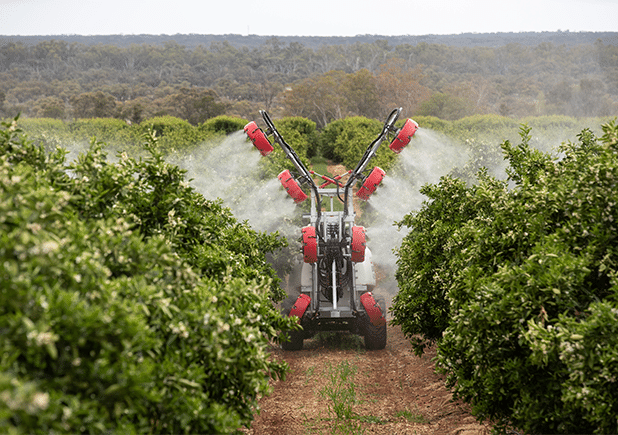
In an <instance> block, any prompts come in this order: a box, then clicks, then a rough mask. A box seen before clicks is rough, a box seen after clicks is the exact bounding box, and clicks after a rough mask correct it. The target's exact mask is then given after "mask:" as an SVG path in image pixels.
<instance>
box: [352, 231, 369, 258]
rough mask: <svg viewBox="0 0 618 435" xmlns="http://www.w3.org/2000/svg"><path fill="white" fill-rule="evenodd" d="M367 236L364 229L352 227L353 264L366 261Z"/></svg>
mask: <svg viewBox="0 0 618 435" xmlns="http://www.w3.org/2000/svg"><path fill="white" fill-rule="evenodd" d="M366 246H367V243H366V235H365V228H364V227H352V262H354V263H362V262H363V261H365V247H366Z"/></svg>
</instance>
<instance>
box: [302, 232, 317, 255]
mask: <svg viewBox="0 0 618 435" xmlns="http://www.w3.org/2000/svg"><path fill="white" fill-rule="evenodd" d="M302 233H303V260H304V262H305V263H315V262H316V261H318V238H317V237H316V235H315V227H312V226H308V227H305V228H303V229H302Z"/></svg>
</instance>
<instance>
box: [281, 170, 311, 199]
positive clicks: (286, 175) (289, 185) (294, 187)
mask: <svg viewBox="0 0 618 435" xmlns="http://www.w3.org/2000/svg"><path fill="white" fill-rule="evenodd" d="M277 178H278V179H279V181H280V182H281V185H282V186H283V187H285V190H286V191H287V192H288V195H290V196H291V197H292V198H293V199H294V202H295V203H297V204H298V203H299V202H303V201H304V200H305V199H307V194H306V193H305V192H303V191H302V189H301V188H300V186H299V185H298V183H297V182H296V180H295V179H294V177H292V174H291V173H290V171H289V170H288V169H286V170H285V171H283V172H281V173H280V174H279V175H278V176H277Z"/></svg>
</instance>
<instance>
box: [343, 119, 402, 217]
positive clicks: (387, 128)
mask: <svg viewBox="0 0 618 435" xmlns="http://www.w3.org/2000/svg"><path fill="white" fill-rule="evenodd" d="M401 110H402V108H401V107H399V108H397V109H394V110H393V111H392V112H391V113H390V114H389V115H388V117H387V118H386V121H385V122H384V126H383V127H382V131H381V132H380V134H379V135H378V137H377V138H376V139H375V140H374V141H373V142H372V143H371V144H370V145H369V146H368V147H367V149H366V150H365V154H363V157H362V158H361V159H360V161H359V162H358V165H356V168H355V169H354V170H353V171H352V173H351V174H350V178H348V181H347V182H346V184H345V186H344V204H345V205H346V206H345V207H344V210H345V213H346V214H347V204H348V196H349V190H350V188H351V187H353V186H354V184H355V183H356V181H357V180H360V179H362V178H364V177H363V175H362V173H363V171H364V170H365V169H366V168H367V165H368V164H369V161H370V160H371V159H372V158H373V157H374V156H375V155H376V152H377V151H378V148H380V145H381V144H382V141H383V140H384V139H385V138H386V136H387V135H388V134H389V133H391V132H395V131H397V128H395V122H397V119H398V118H399V114H400V113H401Z"/></svg>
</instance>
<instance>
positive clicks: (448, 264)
mask: <svg viewBox="0 0 618 435" xmlns="http://www.w3.org/2000/svg"><path fill="white" fill-rule="evenodd" d="M602 129H603V132H604V134H603V135H602V136H601V137H597V136H595V135H594V134H593V133H592V132H591V131H590V130H583V131H582V132H581V134H579V135H578V141H577V142H575V143H572V142H569V143H566V144H565V145H563V146H562V147H561V149H560V152H561V154H560V158H553V157H552V156H551V155H549V154H545V153H542V152H539V151H537V150H535V149H533V148H532V147H531V146H530V144H529V142H530V129H529V128H527V127H525V126H524V127H523V128H522V131H521V138H522V141H521V144H519V145H516V146H515V145H512V144H511V143H510V142H508V141H507V142H504V143H503V145H502V148H503V151H504V154H505V157H506V159H507V161H508V162H509V168H508V169H507V173H508V179H507V180H503V181H501V180H497V179H495V178H493V177H490V176H489V175H487V173H486V172H481V173H480V175H479V177H478V180H477V182H476V184H474V185H467V184H465V183H463V182H462V181H460V180H458V179H453V178H448V177H445V178H443V179H441V181H440V183H438V184H437V185H428V186H426V187H424V189H423V193H425V195H427V197H428V201H427V202H426V203H425V204H424V206H423V207H422V209H421V210H419V211H418V212H416V213H412V214H409V215H408V216H406V217H405V218H404V220H403V221H402V222H401V225H402V226H407V227H409V228H410V233H409V234H408V235H407V236H406V238H405V239H404V241H403V243H402V245H401V248H400V249H399V252H398V256H399V260H398V262H399V269H398V272H397V279H398V282H399V285H400V292H399V294H398V295H397V297H396V298H395V301H394V307H393V312H394V318H395V320H394V322H395V323H396V324H400V325H402V329H403V330H404V332H405V333H406V334H407V335H409V336H414V338H413V345H414V347H415V349H416V351H417V352H419V353H421V352H422V351H423V349H424V347H425V346H426V345H427V344H429V343H431V342H435V341H437V343H438V357H437V362H438V366H439V368H440V370H442V371H443V372H444V373H446V374H447V375H448V378H447V384H448V385H449V386H450V387H452V388H453V391H454V395H455V397H458V398H462V399H464V400H465V401H467V402H469V403H470V404H471V405H472V409H473V412H474V413H475V414H476V415H477V417H478V418H479V419H481V420H483V419H491V420H493V421H495V422H496V423H497V428H498V429H504V428H506V427H508V426H509V425H513V426H515V427H517V428H519V429H522V430H524V431H526V433H615V432H618V426H617V422H616V417H615V416H616V415H618V393H617V392H618V388H616V386H617V385H616V382H617V381H616V379H618V352H617V351H616V349H617V344H618V343H617V338H616V337H617V336H616V330H617V328H618V316H617V315H618V299H617V297H618V281H617V278H616V277H617V276H618V249H617V248H616V247H617V246H618V240H617V236H616V234H617V232H616V220H618V194H617V192H618V190H617V189H616V182H617V180H618V154H617V152H618V126H617V125H616V124H615V121H612V122H609V123H608V124H605V125H604V126H603V127H602Z"/></svg>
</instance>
